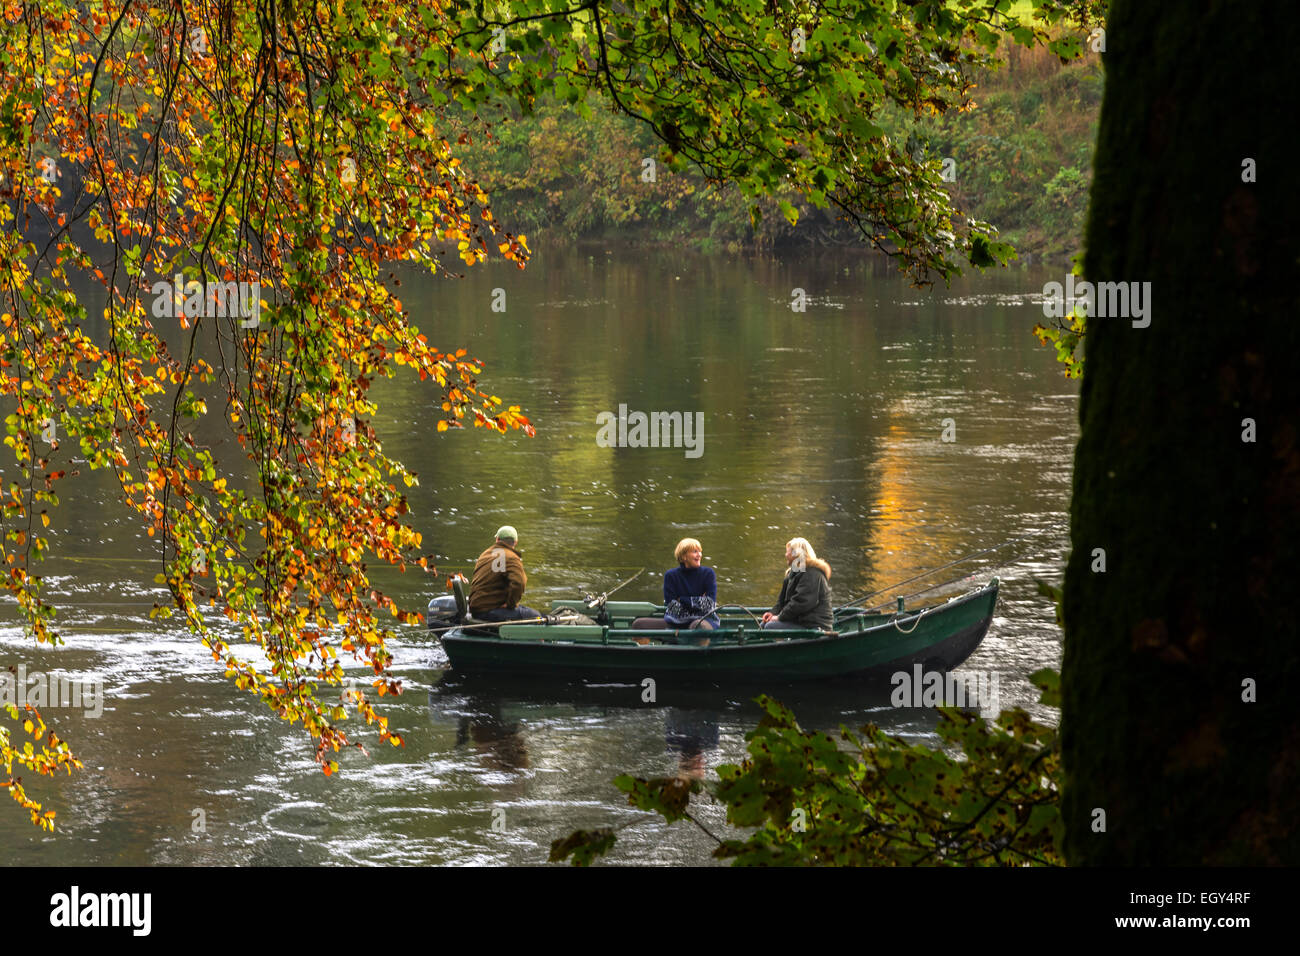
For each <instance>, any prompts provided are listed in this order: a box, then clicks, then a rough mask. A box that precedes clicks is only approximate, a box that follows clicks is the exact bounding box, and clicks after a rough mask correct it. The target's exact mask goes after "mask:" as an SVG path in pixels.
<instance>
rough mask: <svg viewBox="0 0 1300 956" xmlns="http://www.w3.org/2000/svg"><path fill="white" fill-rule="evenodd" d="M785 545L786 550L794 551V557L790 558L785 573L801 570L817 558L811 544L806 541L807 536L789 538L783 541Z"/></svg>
mask: <svg viewBox="0 0 1300 956" xmlns="http://www.w3.org/2000/svg"><path fill="white" fill-rule="evenodd" d="M785 546H786V548H787V549H788V550H790V551H793V552H794V558H793V560H791V562H790V566H789V567H788V568H786V569H785V573H786V574H790V573H791V572H792V571H795V570H799V571H802V570H804V569H805V568H806V567H808V565H809V564H810V563H812V562H813V561H816V560H817V552H816V551H814V550H813V546H812V545H811V544H809V543H808V539H807V538H791V539H790V540H789V541H787V542H786V543H785Z"/></svg>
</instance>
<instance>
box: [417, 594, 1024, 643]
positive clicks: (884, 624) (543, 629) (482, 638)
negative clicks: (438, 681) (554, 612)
mask: <svg viewBox="0 0 1300 956" xmlns="http://www.w3.org/2000/svg"><path fill="white" fill-rule="evenodd" d="M1000 584H1001V582H1000V580H999V579H998V578H997V577H996V576H995V577H993V578H992V579H990V580H989V582H988V583H987V584H984V585H983V586H981V587H979V588H976V589H974V590H972V591H967V592H966V593H965V594H958V595H954V596H953V597H951V598H949V599H948V600H947V601H945V602H943V603H942V604H933V605H930V606H928V607H923V608H916V609H913V610H910V611H905V612H904V613H903V614H901V615H899V614H897V613H895V614H893V615H889V616H887V617H886V619H884V620H882V621H880V622H879V623H873V624H872V625H871V626H870V627H864V628H858V629H856V630H846V631H831V632H826V631H821V630H817V629H814V628H807V629H800V630H793V629H789V630H772V631H765V630H762V629H761V628H756V629H755V630H753V631H748V630H745V631H743V632H742V631H741V629H740V628H715V629H713V630H710V631H702V630H692V629H690V628H685V629H675V630H670V629H667V628H664V629H653V630H651V629H640V628H631V627H618V628H615V627H606V629H605V633H604V635H603V636H602V637H601V638H600V639H594V640H564V639H563V638H560V637H558V635H553V636H550V637H547V636H545V635H546V634H547V632H551V631H555V630H557V629H562V628H564V627H565V626H566V625H563V624H541V625H529V626H532V627H535V628H536V629H537V630H538V632H539V634H538V636H537V638H535V639H530V638H528V637H525V636H523V635H522V634H521V635H520V636H517V637H500V636H493V635H488V634H483V635H478V634H467V633H465V632H464V631H463V630H462V629H461V628H457V629H455V630H453V631H448V632H447V633H445V634H443V635H442V637H441V640H442V641H444V642H446V641H447V640H451V641H452V642H453V643H459V642H465V643H472V644H475V645H488V646H499V647H515V646H520V645H527V646H532V647H537V646H541V647H563V648H566V649H573V648H580V647H581V648H595V649H599V650H602V651H606V650H612V651H627V652H629V653H633V652H640V653H646V652H647V651H649V652H650V653H654V652H665V651H681V652H685V653H695V654H698V653H702V652H703V653H722V652H725V651H743V650H754V649H756V648H762V647H775V646H782V645H789V644H795V643H797V644H799V645H800V646H805V647H807V646H816V645H819V644H830V643H833V642H838V641H843V640H846V639H862V638H869V637H872V636H874V635H876V634H879V633H881V632H882V631H884V630H886V629H888V628H890V627H896V628H898V629H899V630H900V631H901V627H898V626H899V625H906V624H909V623H911V624H913V626H915V625H917V624H919V623H920V621H921V619H923V618H924V617H925V616H926V615H929V614H932V613H934V612H936V611H950V610H953V609H955V608H957V607H960V606H961V605H963V604H967V603H969V602H971V601H974V600H976V599H979V598H982V597H987V595H988V592H989V591H993V592H994V594H995V595H996V593H997V591H998V590H999V587H1000ZM995 607H996V597H995V600H994V604H993V606H992V607H990V608H989V613H988V617H989V618H990V619H991V618H992V616H993V610H994V608H995ZM839 610H840V609H836V611H839ZM869 613H873V612H870V611H867V612H863V615H856V614H855V615H850V617H849V619H850V620H852V619H857V620H861V619H862V617H863V616H865V615H866V614H869ZM500 624H501V625H505V626H509V625H511V624H522V622H512V621H502V622H500ZM741 633H743V634H744V635H745V639H744V640H743V641H742V640H737V639H734V636H735V635H738V634H741ZM903 633H908V632H903ZM750 634H752V635H753V637H750V636H749V635H750ZM656 636H658V637H659V638H660V639H659V640H658V641H655V640H654V639H655V637H656ZM683 636H684V637H686V640H687V643H668V642H666V641H664V640H663V638H664V637H675V638H679V639H680V638H682V637H683ZM615 637H617V638H619V639H617V640H615ZM636 637H648V638H650V639H651V642H650V643H647V644H641V643H640V642H638V641H637V640H634V639H633V638H636ZM692 637H694V638H696V639H704V638H708V639H709V643H708V644H698V643H694V642H691V641H690V638H692ZM726 637H732V638H733V639H732V640H725V639H724V640H717V638H726Z"/></svg>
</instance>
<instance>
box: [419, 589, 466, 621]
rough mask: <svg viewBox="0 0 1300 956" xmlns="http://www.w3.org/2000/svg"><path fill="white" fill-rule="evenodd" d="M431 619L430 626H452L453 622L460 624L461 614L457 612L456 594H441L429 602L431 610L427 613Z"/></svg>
mask: <svg viewBox="0 0 1300 956" xmlns="http://www.w3.org/2000/svg"><path fill="white" fill-rule="evenodd" d="M425 616H426V617H427V618H428V620H429V626H430V627H451V626H452V625H453V624H459V623H460V621H459V620H458V618H459V616H460V615H459V614H457V613H456V596H455V595H453V594H441V595H439V596H438V597H436V598H434V599H433V600H432V601H430V602H429V612H428V614H426V615H425Z"/></svg>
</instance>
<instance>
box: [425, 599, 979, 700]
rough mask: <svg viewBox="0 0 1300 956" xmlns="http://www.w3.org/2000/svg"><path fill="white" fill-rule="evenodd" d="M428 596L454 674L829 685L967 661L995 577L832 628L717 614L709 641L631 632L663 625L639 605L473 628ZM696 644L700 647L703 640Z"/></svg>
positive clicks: (451, 604)
mask: <svg viewBox="0 0 1300 956" xmlns="http://www.w3.org/2000/svg"><path fill="white" fill-rule="evenodd" d="M456 590H457V594H456V595H455V596H454V597H453V596H450V595H448V596H445V597H440V598H435V599H434V600H433V601H432V602H430V605H429V611H430V613H429V626H430V628H435V627H439V626H447V625H448V624H456V625H460V626H457V627H454V628H453V629H451V630H448V631H446V632H445V633H444V634H443V635H442V645H443V647H444V649H445V650H446V652H447V657H448V659H449V661H450V663H451V668H452V673H453V674H456V675H466V676H468V675H477V674H527V675H532V676H534V677H536V676H539V675H545V676H547V677H576V678H582V679H585V680H601V681H629V680H631V681H641V680H643V679H644V678H646V677H651V678H655V679H656V680H659V679H662V678H665V677H668V678H674V679H677V680H682V679H688V680H699V681H709V682H715V683H717V682H732V681H736V682H743V681H746V680H750V679H753V678H761V679H763V680H772V679H775V680H779V681H780V682H782V683H790V682H796V681H808V680H825V679H829V678H880V677H884V678H888V677H889V675H891V674H893V673H895V672H897V671H900V670H901V671H910V670H911V669H912V667H913V666H914V665H917V664H919V665H921V667H922V669H923V670H926V671H940V672H942V671H948V670H952V669H953V668H955V667H956V666H957V665H958V664H960V663H962V661H964V660H966V658H968V657H970V655H971V654H972V653H973V652H974V651H975V648H976V647H978V646H979V643H980V641H982V640H983V639H984V635H985V634H986V633H987V632H988V629H989V624H990V623H991V622H992V620H993V607H994V605H995V604H996V603H997V599H998V579H997V578H993V579H992V580H991V581H990V582H989V583H988V584H986V585H984V586H982V587H980V588H977V589H976V590H974V591H971V592H969V593H966V594H962V595H957V596H955V597H952V598H949V599H948V600H947V601H946V602H944V603H942V604H935V605H931V606H929V607H918V608H910V609H903V608H902V602H901V601H900V602H899V607H898V608H896V609H894V610H892V611H876V610H873V611H864V610H861V609H858V608H850V607H845V608H840V609H837V610H836V612H835V630H834V631H820V630H773V631H765V630H762V629H761V628H759V626H758V623H757V620H758V618H759V617H760V616H761V615H762V614H763V612H764V611H766V610H768V609H767V608H745V607H739V606H732V607H721V608H719V609H718V612H719V617H720V620H721V622H722V626H721V627H720V628H718V629H716V630H713V631H698V630H686V629H683V630H640V629H633V628H632V626H631V624H632V621H633V620H635V619H636V618H638V617H662V616H663V613H664V608H663V606H662V605H655V604H650V603H648V602H640V601H607V600H604V599H603V598H597V599H595V601H594V602H593V601H584V600H576V601H555V602H553V604H552V613H551V615H549V616H548V617H547V618H545V619H542V620H540V621H538V622H536V623H528V622H515V623H503V624H499V625H495V626H493V627H492V628H490V629H489V628H484V627H482V626H481V625H480V626H476V627H470V626H467V625H469V624H472V619H471V618H469V616H468V614H467V612H466V610H465V604H464V593H463V590H462V589H461V588H460V587H459V586H457V588H456ZM705 639H707V644H706V643H703V641H704V640H705Z"/></svg>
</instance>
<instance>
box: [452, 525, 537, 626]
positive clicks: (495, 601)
mask: <svg viewBox="0 0 1300 956" xmlns="http://www.w3.org/2000/svg"><path fill="white" fill-rule="evenodd" d="M518 545H519V534H518V532H516V531H515V529H514V528H512V527H511V526H510V525H508V524H507V525H502V526H501V527H500V528H498V529H497V536H496V541H495V542H493V544H492V545H491V546H490V547H489V548H488V549H487V550H486V551H484V552H483V553H482V554H480V555H479V556H478V560H477V561H475V562H474V576H473V577H472V578H471V579H470V582H469V613H470V614H472V615H474V617H476V618H478V619H479V620H480V621H522V620H525V619H527V618H532V617H541V616H542V615H541V614H539V613H538V612H537V611H534V610H533V609H532V608H530V607H524V606H523V605H522V604H520V603H519V602H520V601H521V600H523V597H524V588H525V587H527V586H528V575H527V574H525V573H524V562H523V559H522V558H521V557H520V556H519V547H518Z"/></svg>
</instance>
